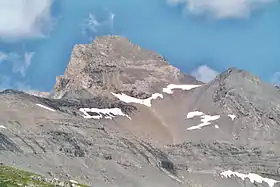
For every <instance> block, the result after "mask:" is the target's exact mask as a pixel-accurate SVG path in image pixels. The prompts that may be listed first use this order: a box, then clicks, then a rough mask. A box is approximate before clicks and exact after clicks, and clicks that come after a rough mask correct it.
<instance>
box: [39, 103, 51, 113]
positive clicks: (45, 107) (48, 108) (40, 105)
mask: <svg viewBox="0 0 280 187" xmlns="http://www.w3.org/2000/svg"><path fill="white" fill-rule="evenodd" d="M36 105H37V106H39V107H41V108H44V109H46V110H49V111H52V112H55V110H54V109H52V108H50V107H47V106H45V105H42V104H36Z"/></svg>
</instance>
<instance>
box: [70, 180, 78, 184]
mask: <svg viewBox="0 0 280 187" xmlns="http://www.w3.org/2000/svg"><path fill="white" fill-rule="evenodd" d="M69 182H71V183H74V184H78V182H77V181H74V180H69Z"/></svg>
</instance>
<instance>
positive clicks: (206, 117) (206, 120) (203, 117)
mask: <svg viewBox="0 0 280 187" xmlns="http://www.w3.org/2000/svg"><path fill="white" fill-rule="evenodd" d="M196 116H200V118H201V122H202V123H200V124H199V125H195V126H191V127H189V128H188V129H187V130H195V129H201V128H202V127H204V126H208V125H210V124H211V123H210V121H215V120H217V119H219V118H220V117H221V116H220V115H214V116H211V115H206V114H204V113H203V112H200V111H193V112H189V113H188V114H187V119H192V118H194V117H196ZM228 117H230V118H231V119H232V120H234V119H235V118H236V116H235V115H233V114H229V115H228ZM214 127H215V128H216V129H219V128H220V127H219V126H218V125H215V126H214Z"/></svg>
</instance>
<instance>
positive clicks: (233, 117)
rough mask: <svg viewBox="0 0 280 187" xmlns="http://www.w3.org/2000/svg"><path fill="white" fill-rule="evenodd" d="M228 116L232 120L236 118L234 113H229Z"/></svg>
mask: <svg viewBox="0 0 280 187" xmlns="http://www.w3.org/2000/svg"><path fill="white" fill-rule="evenodd" d="M228 117H230V118H231V119H232V120H234V119H235V118H236V116H235V115H232V114H229V115H228Z"/></svg>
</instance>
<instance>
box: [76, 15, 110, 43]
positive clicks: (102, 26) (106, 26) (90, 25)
mask: <svg viewBox="0 0 280 187" xmlns="http://www.w3.org/2000/svg"><path fill="white" fill-rule="evenodd" d="M114 20H115V14H114V13H112V12H109V14H108V18H107V19H106V20H103V21H101V20H98V19H97V18H96V16H95V15H94V14H92V13H89V15H88V17H87V18H86V19H85V20H84V21H83V23H82V26H81V30H82V34H83V35H84V36H86V37H89V39H90V40H93V39H94V38H92V34H95V33H97V32H99V31H102V30H103V31H104V30H106V31H107V32H108V31H109V32H110V31H112V30H113V29H114Z"/></svg>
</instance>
